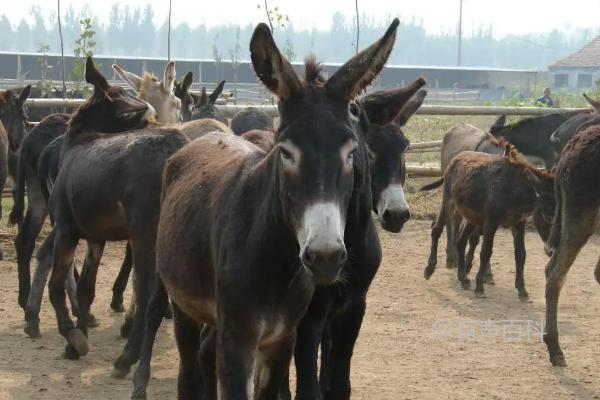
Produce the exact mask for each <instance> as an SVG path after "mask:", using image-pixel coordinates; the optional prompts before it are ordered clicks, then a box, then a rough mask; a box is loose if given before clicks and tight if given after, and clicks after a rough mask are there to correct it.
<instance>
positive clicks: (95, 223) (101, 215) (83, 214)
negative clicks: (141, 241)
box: [74, 202, 129, 240]
mask: <svg viewBox="0 0 600 400" xmlns="http://www.w3.org/2000/svg"><path fill="white" fill-rule="evenodd" d="M74 211H75V212H74V214H75V215H74V216H75V219H76V221H77V225H78V227H79V230H80V231H81V233H82V234H83V235H84V236H85V237H86V238H96V239H100V240H127V239H129V231H128V229H127V221H126V218H125V210H124V209H123V206H122V205H121V203H120V202H118V203H117V204H115V205H114V206H112V207H109V206H108V205H105V206H104V207H102V208H101V209H95V210H90V209H81V208H80V209H75V210H74Z"/></svg>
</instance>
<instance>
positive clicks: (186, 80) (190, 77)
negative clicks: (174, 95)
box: [180, 71, 194, 92]
mask: <svg viewBox="0 0 600 400" xmlns="http://www.w3.org/2000/svg"><path fill="white" fill-rule="evenodd" d="M192 83H194V74H193V73H192V71H190V72H188V73H187V74H185V76H184V77H183V80H182V81H181V86H180V89H181V91H183V92H188V91H189V90H190V87H191V86H192Z"/></svg>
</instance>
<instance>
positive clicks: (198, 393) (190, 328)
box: [173, 304, 202, 400]
mask: <svg viewBox="0 0 600 400" xmlns="http://www.w3.org/2000/svg"><path fill="white" fill-rule="evenodd" d="M173 317H174V318H173V326H174V328H175V339H176V341H177V349H178V350H179V374H178V376H177V398H178V399H180V400H201V399H202V377H201V376H200V368H199V366H198V351H199V349H200V330H199V329H198V325H197V323H196V322H195V321H194V320H193V319H191V318H190V317H188V316H187V315H186V314H184V313H183V312H182V311H181V310H180V309H179V308H178V307H177V305H175V304H173Z"/></svg>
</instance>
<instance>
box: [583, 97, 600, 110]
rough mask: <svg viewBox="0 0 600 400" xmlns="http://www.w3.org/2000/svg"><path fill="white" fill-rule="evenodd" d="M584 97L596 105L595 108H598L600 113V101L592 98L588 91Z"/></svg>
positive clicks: (593, 105)
mask: <svg viewBox="0 0 600 400" xmlns="http://www.w3.org/2000/svg"><path fill="white" fill-rule="evenodd" d="M583 97H585V99H586V100H587V101H588V103H590V104H591V105H592V107H594V110H596V112H597V113H600V101H598V100H594V99H592V98H591V97H590V96H588V95H587V94H586V93H584V94H583Z"/></svg>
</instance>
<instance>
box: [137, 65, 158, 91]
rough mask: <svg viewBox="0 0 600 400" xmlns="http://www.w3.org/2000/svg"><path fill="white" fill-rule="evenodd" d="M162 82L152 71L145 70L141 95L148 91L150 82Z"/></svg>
mask: <svg viewBox="0 0 600 400" xmlns="http://www.w3.org/2000/svg"><path fill="white" fill-rule="evenodd" d="M156 82H160V80H159V79H158V78H157V77H156V75H154V74H153V73H151V72H148V71H144V75H142V84H141V85H140V91H139V96H143V95H144V94H145V93H146V91H147V90H148V89H149V86H148V85H150V84H152V83H156Z"/></svg>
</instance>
